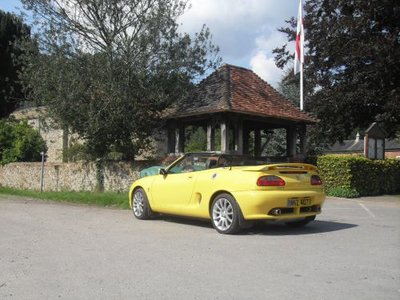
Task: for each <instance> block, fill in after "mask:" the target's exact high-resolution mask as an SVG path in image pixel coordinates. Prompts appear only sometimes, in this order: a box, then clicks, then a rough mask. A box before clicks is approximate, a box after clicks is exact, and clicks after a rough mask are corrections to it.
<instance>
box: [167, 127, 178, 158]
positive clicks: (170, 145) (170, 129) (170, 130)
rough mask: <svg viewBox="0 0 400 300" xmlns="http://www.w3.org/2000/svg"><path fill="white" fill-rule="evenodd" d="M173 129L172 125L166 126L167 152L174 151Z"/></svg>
mask: <svg viewBox="0 0 400 300" xmlns="http://www.w3.org/2000/svg"><path fill="white" fill-rule="evenodd" d="M175 140H176V138H175V130H174V128H173V127H168V149H167V151H168V153H174V152H175V142H176V141H175Z"/></svg>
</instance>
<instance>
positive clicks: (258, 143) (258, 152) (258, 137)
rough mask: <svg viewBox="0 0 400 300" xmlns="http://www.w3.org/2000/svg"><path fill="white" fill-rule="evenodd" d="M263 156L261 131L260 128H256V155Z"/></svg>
mask: <svg viewBox="0 0 400 300" xmlns="http://www.w3.org/2000/svg"><path fill="white" fill-rule="evenodd" d="M260 156H261V133H260V129H254V157H260Z"/></svg>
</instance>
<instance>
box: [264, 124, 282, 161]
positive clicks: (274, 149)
mask: <svg viewBox="0 0 400 300" xmlns="http://www.w3.org/2000/svg"><path fill="white" fill-rule="evenodd" d="M261 142H262V145H261V151H262V155H263V156H285V155H286V130H285V129H283V128H279V129H272V130H263V131H262V132H261Z"/></svg>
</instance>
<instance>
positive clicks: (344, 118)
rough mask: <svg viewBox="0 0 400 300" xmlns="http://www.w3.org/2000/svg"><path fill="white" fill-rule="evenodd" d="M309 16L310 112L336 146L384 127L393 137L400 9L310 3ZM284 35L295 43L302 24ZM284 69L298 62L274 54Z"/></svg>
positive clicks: (377, 2) (354, 2)
mask: <svg viewBox="0 0 400 300" xmlns="http://www.w3.org/2000/svg"><path fill="white" fill-rule="evenodd" d="M304 10H305V12H306V14H305V16H304V26H305V31H306V32H305V36H306V52H305V66H304V68H305V69H304V72H305V82H306V85H305V108H306V110H307V111H310V112H312V113H314V114H316V115H317V117H318V118H319V119H320V122H319V124H318V135H319V136H320V138H322V139H326V140H328V141H330V142H334V141H336V140H343V139H345V138H346V137H347V136H348V135H349V134H350V133H351V132H352V131H353V130H354V129H355V128H364V129H365V128H366V127H367V126H368V125H369V124H371V123H372V122H373V121H378V122H381V123H382V125H383V126H384V127H385V129H386V131H387V132H388V133H389V134H390V136H394V135H395V133H396V131H398V130H399V129H400V128H399V124H400V65H399V63H398V62H399V61H400V45H399V44H400V38H399V29H400V23H399V19H400V3H398V1H394V0H369V1H362V0H329V1H327V0H308V1H306V3H305V6H304ZM286 22H287V23H288V24H289V27H287V28H280V29H279V31H280V32H283V33H285V34H286V35H287V37H288V40H289V41H293V40H294V39H295V26H296V20H295V19H294V18H292V19H290V20H288V21H286ZM274 53H275V54H276V56H275V60H276V63H277V65H278V66H279V67H284V66H285V65H287V63H288V62H289V61H290V60H291V59H292V58H293V56H292V55H291V54H290V53H289V51H288V50H287V45H284V46H283V47H281V48H277V49H275V50H274Z"/></svg>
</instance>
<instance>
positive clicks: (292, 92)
mask: <svg viewBox="0 0 400 300" xmlns="http://www.w3.org/2000/svg"><path fill="white" fill-rule="evenodd" d="M278 91H279V92H280V93H281V94H282V95H283V96H285V97H286V99H288V100H290V101H291V102H292V103H293V104H294V105H295V106H296V107H299V106H300V81H299V78H298V77H297V76H296V75H294V73H293V68H289V69H287V70H286V71H285V72H284V75H283V77H282V79H281V81H280V82H279V83H278Z"/></svg>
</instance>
